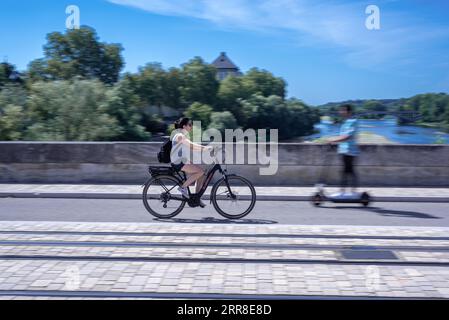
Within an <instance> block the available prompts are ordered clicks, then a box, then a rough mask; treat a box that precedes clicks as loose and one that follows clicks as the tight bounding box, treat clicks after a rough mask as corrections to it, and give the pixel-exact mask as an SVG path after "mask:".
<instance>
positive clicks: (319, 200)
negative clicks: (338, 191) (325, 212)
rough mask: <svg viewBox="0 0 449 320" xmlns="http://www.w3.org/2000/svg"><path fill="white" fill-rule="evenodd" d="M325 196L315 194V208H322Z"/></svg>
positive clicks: (313, 202) (313, 197) (313, 198)
mask: <svg viewBox="0 0 449 320" xmlns="http://www.w3.org/2000/svg"><path fill="white" fill-rule="evenodd" d="M323 200H324V199H323V196H322V195H321V194H319V193H315V194H314V195H313V196H312V204H313V205H314V206H315V207H319V206H321V204H322V203H323Z"/></svg>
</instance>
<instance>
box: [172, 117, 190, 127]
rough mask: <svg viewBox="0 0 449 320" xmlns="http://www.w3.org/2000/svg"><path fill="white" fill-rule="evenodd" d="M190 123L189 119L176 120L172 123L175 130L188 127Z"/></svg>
mask: <svg viewBox="0 0 449 320" xmlns="http://www.w3.org/2000/svg"><path fill="white" fill-rule="evenodd" d="M189 123H190V118H180V119H179V120H176V121H175V123H174V126H175V129H182V128H184V126H186V125H188V124H189Z"/></svg>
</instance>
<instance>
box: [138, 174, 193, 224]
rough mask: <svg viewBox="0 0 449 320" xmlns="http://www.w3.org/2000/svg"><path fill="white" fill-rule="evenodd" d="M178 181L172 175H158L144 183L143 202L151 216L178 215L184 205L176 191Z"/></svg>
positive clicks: (165, 216) (167, 216)
mask: <svg viewBox="0 0 449 320" xmlns="http://www.w3.org/2000/svg"><path fill="white" fill-rule="evenodd" d="M179 185H180V182H179V181H178V179H176V178H175V177H172V176H158V177H155V178H153V179H151V180H150V181H148V183H147V184H146V185H145V188H144V189H143V204H144V206H145V209H147V211H148V212H149V213H151V214H152V215H153V216H155V217H157V218H161V219H170V218H173V217H175V216H176V215H178V214H179V213H180V212H181V211H182V209H184V206H185V205H186V201H185V199H184V198H183V197H182V194H181V193H180V192H179V191H178V187H179Z"/></svg>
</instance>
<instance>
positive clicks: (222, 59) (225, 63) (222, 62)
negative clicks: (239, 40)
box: [212, 52, 239, 70]
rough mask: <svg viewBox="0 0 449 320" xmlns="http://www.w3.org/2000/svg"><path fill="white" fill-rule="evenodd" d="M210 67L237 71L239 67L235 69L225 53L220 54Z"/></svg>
mask: <svg viewBox="0 0 449 320" xmlns="http://www.w3.org/2000/svg"><path fill="white" fill-rule="evenodd" d="M212 65H213V66H215V68H217V69H235V70H238V69H239V67H237V66H236V65H235V64H234V62H232V61H231V59H229V57H228V56H227V55H226V52H222V53H221V54H220V56H219V57H218V58H217V59H215V61H214V62H212Z"/></svg>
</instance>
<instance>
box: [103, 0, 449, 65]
mask: <svg viewBox="0 0 449 320" xmlns="http://www.w3.org/2000/svg"><path fill="white" fill-rule="evenodd" d="M108 1H110V2H113V3H116V4H120V5H127V6H132V7H136V8H140V9H142V10H146V11H148V12H152V13H156V14H161V15H176V16H188V17H194V18H198V19H204V20H207V21H210V22H211V23H214V24H216V25H218V26H222V27H225V28H234V29H246V30H258V31H273V30H274V31H279V30H280V31H282V30H284V31H289V32H293V34H295V35H296V38H297V39H298V43H299V44H300V45H303V46H315V47H316V46H319V47H322V48H330V47H332V48H335V47H337V48H340V49H342V50H343V51H344V59H345V60H346V62H348V63H349V64H352V65H357V66H363V67H370V66H371V67H372V66H380V65H382V64H398V61H399V62H401V63H406V62H407V61H408V62H410V61H412V60H413V54H414V51H415V50H416V49H418V50H419V49H421V50H422V47H423V45H424V44H425V43H426V41H431V40H435V39H441V37H446V36H447V34H449V32H448V30H447V28H445V29H441V28H436V27H434V28H432V27H424V26H422V25H420V26H416V25H415V24H413V23H412V21H411V20H410V18H409V17H406V16H403V15H399V14H398V13H393V12H391V13H390V12H385V11H384V10H382V6H381V5H380V7H381V30H379V31H369V30H367V29H366V28H365V19H366V17H367V15H366V14H365V8H366V6H367V5H368V4H369V3H362V2H361V1H355V2H348V1H346V2H342V1H340V2H336V1H323V0H315V1H312V0H276V1H273V0H108ZM385 1H386V2H389V1H388V0H378V1H377V2H378V3H385Z"/></svg>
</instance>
